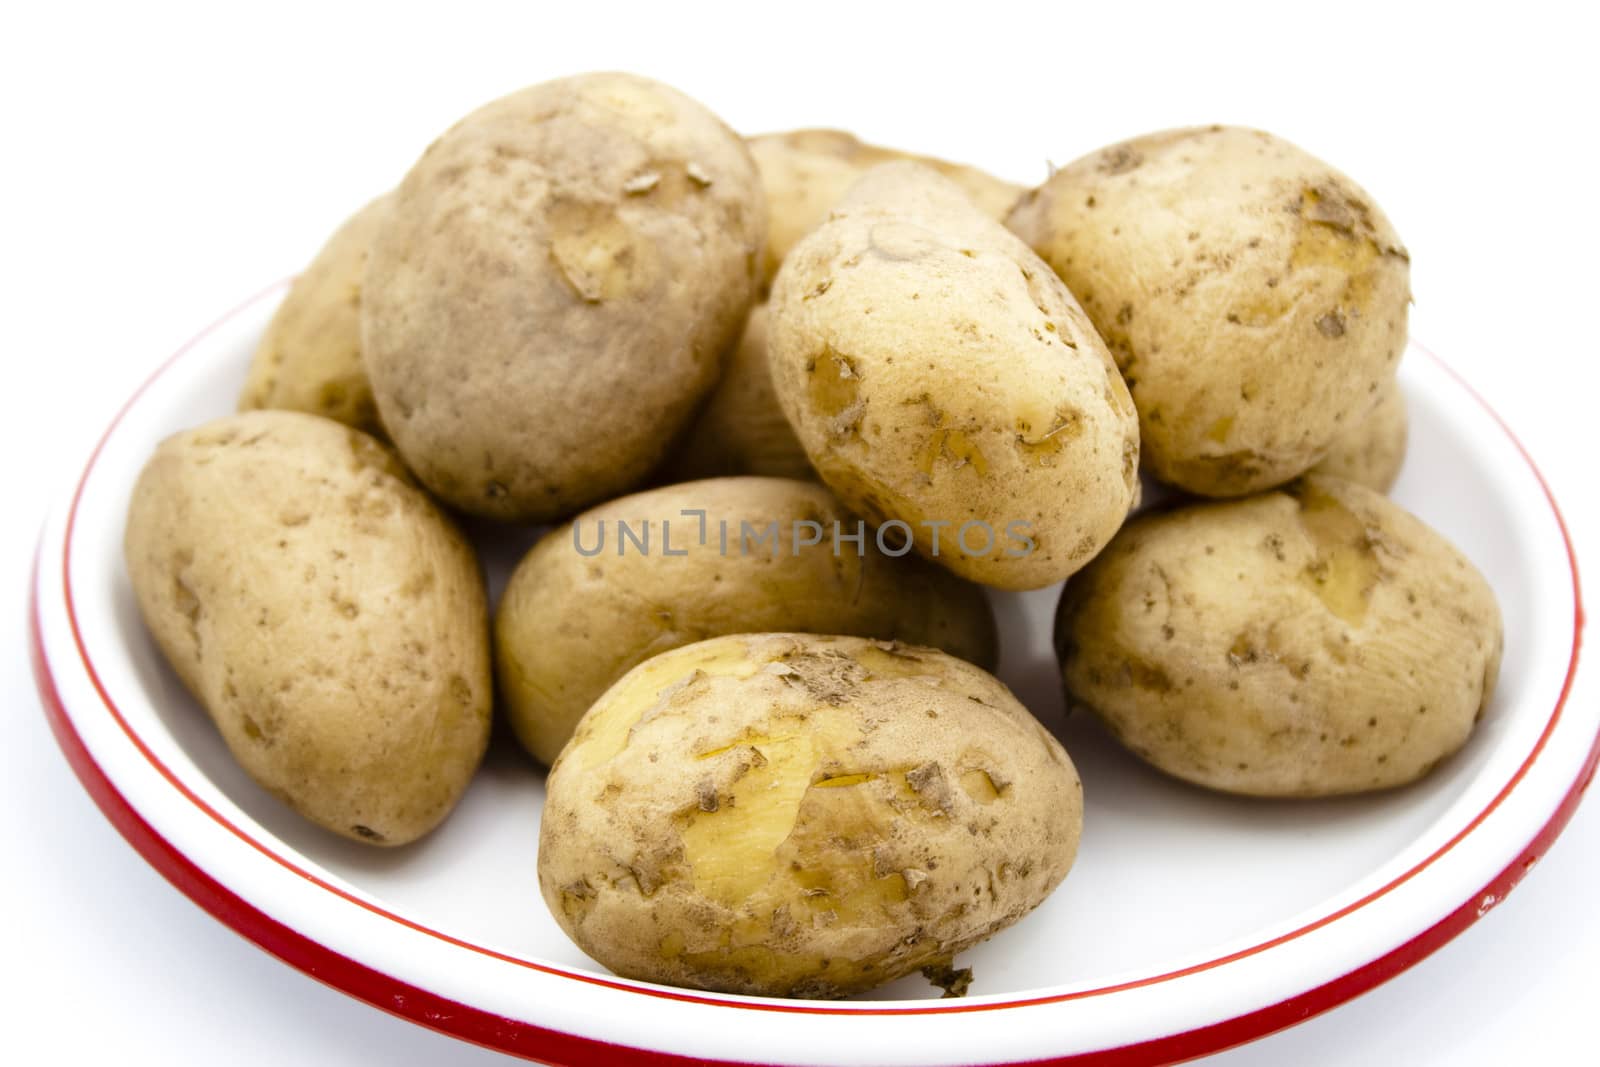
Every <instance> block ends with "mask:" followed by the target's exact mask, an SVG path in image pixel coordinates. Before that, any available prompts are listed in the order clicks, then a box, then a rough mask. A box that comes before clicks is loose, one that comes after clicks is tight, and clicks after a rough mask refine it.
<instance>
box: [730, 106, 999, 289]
mask: <svg viewBox="0 0 1600 1067" xmlns="http://www.w3.org/2000/svg"><path fill="white" fill-rule="evenodd" d="M748 144H749V145H750V154H751V155H752V156H753V157H754V158H755V161H756V166H757V167H758V168H759V169H760V171H761V187H762V189H763V191H764V192H765V193H766V197H767V209H768V212H769V227H770V229H769V233H768V236H767V254H766V261H765V269H764V271H763V278H764V284H765V285H766V286H769V287H770V286H771V285H772V280H773V279H774V278H775V277H777V274H778V268H779V267H780V266H781V265H782V264H783V259H784V257H785V256H787V255H788V254H789V251H790V249H792V248H794V246H795V245H796V244H798V243H799V242H800V239H801V238H802V237H804V236H805V235H806V234H808V233H810V232H811V231H812V230H814V229H816V228H817V227H818V226H820V225H821V224H822V223H823V222H824V221H826V220H827V218H828V212H830V211H832V210H833V207H834V205H835V204H837V203H838V202H839V201H840V200H841V199H842V198H843V197H844V194H845V193H847V192H849V191H850V187H851V186H852V185H854V184H855V183H856V182H857V181H858V180H859V179H860V178H861V176H862V175H863V174H865V173H866V172H867V171H868V170H870V169H871V168H873V167H875V166H877V165H878V164H879V163H893V162H896V161H900V160H904V161H909V162H913V163H921V164H922V165H923V166H925V167H928V168H930V169H932V170H936V171H938V172H939V173H940V174H942V175H944V176H945V177H946V178H949V179H950V180H951V181H953V182H955V183H956V184H957V185H959V186H960V187H961V190H962V192H964V193H966V194H967V196H969V197H970V198H971V199H972V203H973V205H974V206H976V207H977V209H978V210H979V211H981V212H983V213H984V214H985V215H988V216H989V217H990V218H992V219H1003V218H1004V217H1005V214H1006V212H1007V211H1009V210H1010V209H1011V205H1013V204H1015V203H1016V202H1017V198H1018V197H1019V196H1021V195H1022V187H1021V186H1020V185H1013V184H1012V183H1011V182H1008V181H1002V180H1000V179H999V178H996V177H994V176H993V175H991V174H986V173H984V172H983V171H981V170H979V169H978V168H977V167H968V166H965V165H963V164H960V163H947V162H945V161H944V160H942V159H934V158H933V157H931V156H919V155H915V154H913V153H910V152H901V151H899V150H898V149H894V148H882V147H879V146H878V145H872V144H866V143H865V142H863V141H861V140H858V139H857V138H856V137H855V135H854V134H849V133H846V132H844V131H843V130H791V131H789V132H788V133H766V134H761V135H760V136H757V137H751V138H750V139H749V141H748Z"/></svg>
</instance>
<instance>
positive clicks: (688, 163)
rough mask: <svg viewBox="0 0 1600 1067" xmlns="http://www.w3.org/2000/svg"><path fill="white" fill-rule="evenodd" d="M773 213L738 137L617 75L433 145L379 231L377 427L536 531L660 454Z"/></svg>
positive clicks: (371, 344) (492, 513)
mask: <svg viewBox="0 0 1600 1067" xmlns="http://www.w3.org/2000/svg"><path fill="white" fill-rule="evenodd" d="M765 217H766V209H765V204H764V202H763V200H762V197H761V187H760V184H759V182H758V181H757V178H756V172H755V165H754V164H753V163H752V162H751V161H750V154H749V152H748V151H747V150H746V149H745V147H744V142H743V141H741V140H740V139H739V138H738V137H737V136H736V135H735V134H734V133H733V131H731V130H729V129H728V128H727V127H726V126H724V125H723V124H722V122H720V121H719V120H718V119H717V118H716V116H714V115H712V114H711V113H710V112H709V111H707V110H706V109H705V108H703V107H701V106H700V105H699V104H697V103H695V102H694V101H692V100H690V99H689V98H688V97H686V96H684V95H682V94H681V93H679V92H677V91H676V90H673V89H670V88H668V87H666V86H664V85H661V84H659V83H656V82H652V81H649V80H647V79H644V78H639V77H634V76H632V75H627V74H587V75H582V76H578V77H572V78H562V79H559V80H557V81H552V82H547V83H545V84H543V85H537V86H534V87H532V88H530V89H525V90H523V91H521V92H518V93H513V94H511V95H510V96H507V97H505V98H503V99H501V100H497V101H495V102H494V103H491V104H488V105H487V106H485V107H483V108H480V109H479V110H478V111H475V112H473V113H472V114H471V115H469V116H467V117H466V118H465V119H463V120H462V121H461V122H459V123H457V124H456V126H454V127H453V128H452V129H451V130H449V131H448V132H447V133H445V134H444V136H442V137H440V138H439V140H437V141H435V142H434V144H433V145H432V146H431V147H430V148H429V149H428V150H427V152H425V153H424V154H423V156H422V158H421V159H420V160H418V161H417V164H416V165H415V166H414V167H412V169H411V172H410V173H409V174H407V175H406V177H405V180H404V181H402V182H401V183H400V186H399V188H398V189H397V190H396V191H395V193H394V204H393V208H392V210H391V212H390V214H389V216H388V218H387V220H386V221H385V223H384V225H383V227H382V229H381V231H380V232H379V234H378V235H377V239H376V241H375V242H374V243H373V247H372V254H371V258H370V260H369V262H368V265H367V283H366V289H365V298H364V300H363V302H362V331H363V334H362V337H363V347H364V351H365V356H366V362H367V371H368V373H369V374H370V375H371V378H372V385H373V392H374V395H375V396H376V397H377V401H378V409H379V411H380V412H381V413H382V416H383V422H384V426H385V427H386V428H387V429H388V430H389V433H390V435H391V436H392V438H393V440H394V443H395V445H396V447H397V448H398V449H399V450H400V454H401V455H402V456H403V457H404V458H405V460H406V462H407V464H408V465H409V466H410V467H411V469H412V470H414V471H416V473H417V476H418V477H419V478H420V479H421V480H422V481H423V483H424V484H426V485H427V486H428V488H429V489H431V490H433V491H434V492H435V493H437V494H438V495H439V496H441V497H442V498H443V499H445V500H446V501H447V502H449V503H450V504H452V505H454V506H455V507H458V508H460V509H462V510H464V511H467V512H470V513H472V514H476V515H483V516H487V517H490V518H499V519H507V520H513V521H520V522H532V521H544V520H549V519H552V518H556V517H560V516H564V515H568V514H571V513H572V512H573V511H575V510H577V509H579V508H581V507H584V506H585V505H587V504H590V503H593V502H594V501H596V500H600V499H604V498H606V497H608V496H612V495H615V494H616V493H618V492H621V491H623V490H626V489H627V488H629V487H630V486H632V485H633V484H635V483H636V482H638V481H639V480H640V479H641V478H643V477H644V476H645V475H646V474H648V473H649V471H650V470H651V469H652V468H653V467H654V466H655V465H656V464H658V463H659V462H660V461H661V459H662V458H663V456H664V454H665V452H666V449H667V446H668V445H669V444H671V442H672V439H673V437H674V435H676V434H677V433H678V432H679V431H680V430H681V429H682V428H683V427H684V425H685V424H686V423H687V421H688V419H689V417H690V415H691V414H692V413H693V411H694V408H695V406H696V405H697V404H698V403H699V401H700V400H701V399H702V398H703V397H704V396H705V395H706V393H707V392H708V391H709V390H710V388H711V386H712V385H713V384H714V382H715V380H716V376H717V373H718V368H719V362H718V361H719V359H720V358H721V355H722V352H723V350H724V349H725V348H726V347H727V346H729V345H731V344H733V343H734V342H735V341H736V340H737V338H738V335H739V329H740V326H741V324H742V323H743V321H744V316H745V313H746V311H747V310H748V309H749V306H750V300H751V296H752V294H753V292H754V290H755V283H756V274H757V272H758V271H759V269H760V252H761V247H762V243H763V235H764V232H765V228H766V224H765Z"/></svg>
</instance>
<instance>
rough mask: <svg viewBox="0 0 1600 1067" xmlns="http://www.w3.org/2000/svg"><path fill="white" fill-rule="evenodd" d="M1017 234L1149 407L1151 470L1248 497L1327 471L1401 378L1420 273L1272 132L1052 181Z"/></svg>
mask: <svg viewBox="0 0 1600 1067" xmlns="http://www.w3.org/2000/svg"><path fill="white" fill-rule="evenodd" d="M1007 225H1009V226H1010V227H1011V229H1012V230H1014V231H1015V232H1016V233H1017V234H1019V235H1020V236H1021V237H1022V238H1023V239H1024V240H1026V241H1027V242H1028V244H1029V245H1031V246H1032V247H1033V249H1034V250H1035V251H1036V252H1038V253H1039V255H1040V256H1042V257H1043V258H1044V259H1045V261H1046V262H1048V263H1049V264H1050V266H1051V267H1053V268H1054V269H1055V271H1056V273H1057V274H1059V275H1060V276H1061V277H1062V279H1063V280H1064V281H1065V282H1066V283H1067V286H1068V288H1070V289H1071V290H1072V292H1073V294H1074V295H1075V296H1076V297H1077V298H1078V299H1079V300H1080V301H1081V302H1082V303H1083V308H1084V310H1085V311H1087V312H1088V313H1089V317H1090V318H1091V319H1093V320H1094V324H1095V327H1096V329H1098V330H1099V331H1100V333H1101V335H1102V336H1103V337H1104V338H1105V340H1106V343H1107V344H1108V345H1109V346H1110V347H1111V351H1112V353H1113V354H1114V355H1115V356H1116V358H1117V365H1118V366H1119V367H1120V368H1121V369H1122V372H1123V374H1124V376H1125V377H1126V378H1127V382H1128V387H1129V388H1130V389H1131V390H1132V391H1133V399H1134V403H1135V404H1137V405H1138V408H1139V428H1140V434H1141V438H1142V442H1143V447H1144V458H1145V462H1146V463H1147V464H1148V465H1149V467H1150V469H1151V470H1152V471H1153V472H1154V474H1155V475H1156V476H1157V477H1158V478H1160V479H1161V480H1163V481H1166V482H1171V483H1172V484H1174V485H1176V486H1178V487H1180V488H1182V489H1186V490H1188V491H1189V492H1192V493H1198V494H1201V495H1204V496H1219V497H1222V496H1238V495H1242V494H1246V493H1250V492H1255V491H1257V490H1261V489H1267V488H1270V487H1272V486H1275V485H1280V484H1282V483H1283V482H1286V481H1288V480H1290V479H1291V478H1294V477H1295V476H1297V475H1299V474H1301V473H1303V472H1304V471H1306V470H1307V469H1309V468H1310V467H1311V466H1312V465H1313V464H1315V463H1316V462H1317V461H1318V460H1320V459H1321V458H1322V457H1323V455H1325V454H1326V453H1327V451H1328V450H1329V448H1330V447H1331V446H1332V445H1333V443H1334V441H1335V439H1337V438H1338V437H1339V435H1340V434H1342V433H1343V432H1345V431H1346V430H1348V429H1349V428H1350V427H1351V426H1352V425H1354V423H1355V422H1356V421H1357V420H1359V419H1360V417H1361V416H1362V415H1363V414H1364V413H1365V411H1366V409H1367V407H1368V406H1369V405H1370V403H1371V397H1372V392H1373V390H1374V389H1375V388H1376V387H1378V386H1379V385H1380V384H1381V383H1382V382H1384V381H1386V380H1387V379H1388V378H1390V377H1391V376H1392V375H1393V372H1394V368H1395V366H1396V364H1397V363H1398V362H1399V360H1400V355H1401V352H1402V351H1403V350H1404V348H1405V343H1406V314H1407V306H1408V304H1409V303H1410V300H1411V289H1410V280H1409V279H1410V260H1409V257H1408V256H1407V254H1406V251H1405V249H1404V248H1403V247H1402V246H1401V244H1400V238H1399V236H1398V235H1397V234H1396V233H1395V230H1394V227H1393V226H1391V225H1390V224H1389V220H1388V219H1387V218H1385V217H1384V214H1383V212H1382V211H1380V210H1379V209H1378V206H1377V204H1376V203H1374V201H1373V200H1372V198H1371V197H1370V196H1368V195H1367V194H1366V193H1365V192H1364V191H1363V190H1362V189H1361V188H1360V187H1359V186H1357V185H1356V184H1355V183H1354V182H1352V181H1351V180H1350V179H1349V178H1347V177H1345V176H1344V175H1343V174H1341V173H1340V172H1339V171H1337V170H1335V169H1334V168H1332V167H1330V166H1328V165H1327V164H1326V163H1323V162H1322V161H1321V160H1319V159H1316V158H1314V157H1313V156H1311V155H1309V154H1307V153H1306V152H1304V151H1302V150H1300V149H1299V148H1296V147H1295V146H1294V145H1292V144H1289V143H1288V142H1286V141H1283V140H1281V139H1279V138H1277V137H1274V136H1272V135H1271V134H1269V133H1263V132H1261V131H1259V130H1247V129H1240V128H1237V127H1228V126H1209V127H1204V128H1196V129H1184V130H1172V131H1168V132H1164V133H1156V134H1151V135H1149V136H1146V137H1140V138H1136V139H1134V140H1132V141H1127V142H1125V143H1122V144H1118V145H1113V146H1112V147H1110V148H1106V149H1103V150H1101V151H1099V152H1096V153H1093V154H1092V155H1089V156H1086V157H1084V158H1083V159H1079V160H1077V161H1075V162H1073V163H1071V164H1069V165H1067V166H1065V167H1063V168H1061V169H1060V170H1058V171H1056V172H1055V173H1054V174H1053V175H1052V176H1051V177H1050V179H1049V180H1048V181H1046V182H1045V183H1044V185H1042V186H1040V187H1039V188H1038V189H1036V190H1034V191H1033V192H1031V193H1029V194H1027V195H1026V196H1025V197H1023V198H1022V200H1021V201H1019V202H1018V204H1017V206H1016V207H1015V208H1014V209H1013V210H1012V212H1011V214H1010V216H1009V218H1008V220H1007Z"/></svg>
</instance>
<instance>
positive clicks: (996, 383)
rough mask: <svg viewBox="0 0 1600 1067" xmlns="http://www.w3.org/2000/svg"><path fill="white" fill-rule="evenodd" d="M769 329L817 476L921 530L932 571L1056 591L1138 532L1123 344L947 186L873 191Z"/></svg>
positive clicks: (935, 182) (901, 184)
mask: <svg viewBox="0 0 1600 1067" xmlns="http://www.w3.org/2000/svg"><path fill="white" fill-rule="evenodd" d="M769 316H770V318H769V324H768V344H769V360H770V364H771V367H772V379H773V385H774V387H775V388H776V389H777V392H778V399H779V401H780V402H781V403H782V404H783V408H784V413H785V414H786V415H787V416H788V418H789V422H790V424H791V425H792V426H793V427H794V429H795V433H796V434H797V436H798V437H799V438H800V443H801V444H802V445H803V446H804V447H805V450H806V453H807V455H809V456H810V457H811V462H812V465H813V466H814V467H815V468H816V469H817V472H818V474H820V475H821V477H822V480H823V481H824V482H826V483H827V484H828V486H829V487H830V488H832V489H833V490H834V492H836V493H837V494H838V495H839V497H840V498H841V499H842V500H844V502H845V503H846V505H847V506H849V507H850V508H851V509H852V510H854V511H856V512H857V513H859V514H862V515H865V516H866V517H867V518H868V519H870V520H872V521H873V522H878V523H882V522H886V521H887V520H891V519H897V520H900V521H902V522H904V523H907V524H908V525H910V526H911V527H912V530H911V532H912V533H914V534H915V536H916V547H917V550H918V551H919V552H920V553H922V555H923V556H925V557H927V558H930V559H935V558H936V559H937V562H939V563H941V564H943V565H944V566H945V567H947V568H948V569H950V570H952V571H954V572H955V573H956V574H959V575H961V576H962V577H964V578H969V579H971V580H973V581H977V582H982V583H984V584H986V585H994V586H999V587H1001V588H1005V589H1032V588H1038V587H1040V586H1045V585H1049V584H1050V583H1052V582H1056V581H1059V580H1061V579H1062V578H1064V577H1066V576H1067V575H1068V574H1071V573H1072V572H1073V571H1075V570H1077V569H1078V568H1079V567H1081V566H1082V565H1083V564H1084V563H1086V562H1087V561H1088V560H1089V559H1090V558H1091V557H1092V556H1093V555H1094V554H1095V553H1096V552H1097V551H1099V550H1100V548H1101V547H1102V546H1103V545H1104V544H1105V543H1106V542H1107V541H1109V540H1110V539H1111V535H1112V534H1113V533H1115V532H1116V530H1117V527H1118V526H1120V525H1121V523H1122V520H1123V518H1124V517H1125V516H1126V515H1127V513H1128V508H1129V505H1130V504H1131V502H1132V500H1133V496H1134V491H1135V486H1136V484H1137V481H1138V463H1139V434H1138V422H1137V418H1136V416H1135V413H1134V409H1133V404H1132V402H1131V400H1130V399H1129V396H1128V391H1127V388H1126V387H1125V386H1124V385H1123V383H1122V379H1121V377H1120V376H1119V375H1118V374H1117V369H1116V367H1115V366H1114V365H1113V364H1112V361H1111V357H1110V355H1109V354H1108V353H1107V352H1106V348H1105V345H1104V344H1102V343H1101V341H1100V338H1099V336H1098V335H1097V334H1096V333H1095V332H1094V327H1093V326H1091V325H1090V324H1089V320H1088V319H1087V318H1086V317H1085V316H1084V313H1083V311H1082V310H1081V309H1080V308H1079V307H1078V305H1077V302H1076V301H1074V300H1073V298H1072V294H1071V293H1069V292H1068V291H1067V289H1066V287H1065V286H1064V285H1062V284H1061V281H1060V279H1058V278H1057V277H1056V276H1055V275H1054V274H1053V273H1051V271H1050V269H1049V268H1048V267H1047V266H1046V265H1045V264H1044V263H1043V262H1042V261H1041V260H1040V259H1039V258H1038V257H1037V256H1035V255H1034V254H1033V253H1032V252H1030V251H1029V250H1028V248H1027V246H1026V245H1024V244H1023V243H1022V242H1021V241H1019V240H1017V239H1016V238H1015V237H1014V236H1012V235H1011V234H1009V233H1007V232H1006V230H1005V229H1004V228H1003V227H1002V226H1000V225H999V224H998V223H996V222H994V221H992V220H991V219H988V218H985V217H984V216H983V215H982V214H981V213H979V212H978V211H977V210H976V209H975V208H973V207H972V205H971V202H970V201H969V200H967V198H966V197H965V195H963V194H962V193H961V191H960V190H959V189H958V188H956V187H955V186H954V185H952V184H951V183H950V182H948V181H946V180H945V179H943V178H941V177H939V176H938V175H937V174H934V173H933V172H931V171H929V170H927V169H926V168H924V167H920V166H918V165H916V164H912V163H890V164H885V165H884V166H881V167H878V168H875V169H874V170H873V171H872V172H871V173H870V174H868V175H867V177H865V178H863V179H862V180H861V181H860V183H858V184H857V185H856V186H855V188H854V189H853V190H852V191H851V193H850V194H849V195H848V196H847V197H846V198H845V199H844V200H843V201H841V202H840V204H839V206H838V207H837V208H836V209H835V210H834V212H833V214H832V216H831V218H830V219H829V221H828V222H826V223H825V224H823V225H822V226H820V227H819V228H817V229H816V230H813V231H812V232H811V234H810V235H809V236H807V237H806V238H805V240H803V241H801V242H800V244H799V245H798V246H796V248H795V249H794V251H793V252H791V253H790V255H789V258H788V259H787V260H785V262H784V266H783V269H782V270H781V271H780V272H779V274H778V280H777V284H776V285H775V286H774V287H773V291H772V300H771V303H770V311H769ZM937 522H948V523H950V524H951V525H950V526H948V527H944V528H940V529H938V531H937V533H936V532H935V528H933V527H930V526H928V525H925V524H927V523H937ZM967 523H980V524H981V523H986V524H988V527H989V530H990V531H992V533H993V542H992V546H991V547H990V550H989V551H988V552H984V551H983V548H984V546H985V540H986V537H987V534H985V532H984V529H983V527H982V526H981V525H980V526H976V527H973V528H972V530H971V531H969V539H968V544H967V548H968V550H966V551H964V550H962V549H961V547H960V545H959V544H958V538H959V531H960V530H961V528H962V527H963V525H965V524H967ZM1013 523H1017V524H1021V525H1020V526H1019V527H1018V529H1019V530H1021V531H1022V532H1023V534H1024V535H1025V537H1026V538H1027V540H1029V541H1031V542H1032V544H1033V548H1032V550H1031V551H1030V550H1029V549H1028V547H1027V546H1026V545H1025V544H1023V543H1022V540H1021V539H1020V538H1016V537H1011V536H1008V529H1009V528H1011V526H1012V524H1013ZM900 532H904V531H900ZM935 537H937V538H938V541H939V545H940V550H939V552H938V555H937V557H936V556H935V553H934V548H935V545H934V541H935Z"/></svg>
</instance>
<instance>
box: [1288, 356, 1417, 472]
mask: <svg viewBox="0 0 1600 1067" xmlns="http://www.w3.org/2000/svg"><path fill="white" fill-rule="evenodd" d="M1408 436H1409V432H1408V420H1407V418H1406V398H1405V394H1403V393H1402V392H1401V391H1400V383H1399V382H1397V381H1396V380H1395V379H1393V378H1390V379H1389V380H1388V381H1387V382H1385V383H1384V384H1383V387H1382V388H1381V389H1379V390H1378V403H1377V404H1376V405H1375V406H1374V407H1373V409H1372V410H1371V411H1369V412H1367V414H1366V416H1365V417H1363V418H1362V419H1361V421H1360V422H1358V423H1356V424H1355V425H1354V426H1351V427H1350V428H1349V429H1347V430H1345V431H1344V432H1343V433H1341V434H1340V435H1339V436H1338V437H1335V438H1334V439H1333V447H1332V448H1330V449H1328V454H1327V455H1326V456H1323V457H1322V461H1321V462H1320V463H1318V464H1317V465H1316V466H1315V467H1312V468H1311V473H1313V474H1327V475H1330V476H1332V477H1335V478H1343V479H1344V480H1345V481H1347V482H1355V483H1356V484H1358V485H1364V486H1366V487H1367V488H1368V489H1375V490H1377V491H1378V492H1380V493H1387V492H1388V491H1389V490H1390V489H1391V488H1392V487H1393V486H1394V483H1395V479H1396V478H1398V477H1400V468H1401V466H1402V465H1403V464H1404V463H1405V460H1406V439H1407V437H1408Z"/></svg>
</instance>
